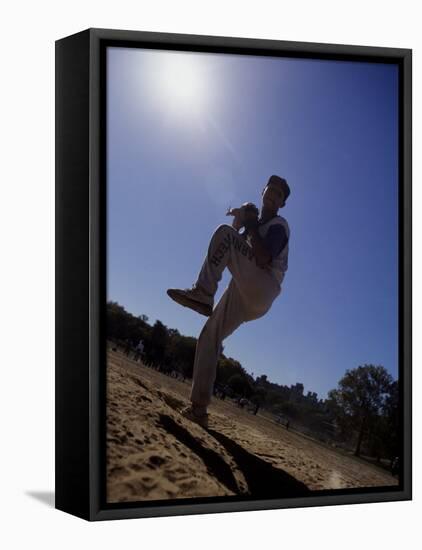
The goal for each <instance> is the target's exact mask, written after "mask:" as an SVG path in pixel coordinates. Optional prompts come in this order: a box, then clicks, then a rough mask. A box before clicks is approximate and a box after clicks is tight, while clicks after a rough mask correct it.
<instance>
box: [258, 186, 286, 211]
mask: <svg viewBox="0 0 422 550" xmlns="http://www.w3.org/2000/svg"><path fill="white" fill-rule="evenodd" d="M283 204H284V193H283V191H282V190H281V189H280V187H279V186H278V185H274V184H272V183H270V184H269V185H267V186H266V187H265V189H264V191H263V192H262V206H263V208H265V209H266V210H268V211H270V212H277V210H278V209H279V208H281V207H282V206H283Z"/></svg>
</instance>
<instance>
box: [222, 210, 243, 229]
mask: <svg viewBox="0 0 422 550" xmlns="http://www.w3.org/2000/svg"><path fill="white" fill-rule="evenodd" d="M226 216H233V221H232V227H234V228H235V229H236V231H239V229H242V227H243V218H244V211H243V210H242V208H229V209H228V210H227V212H226Z"/></svg>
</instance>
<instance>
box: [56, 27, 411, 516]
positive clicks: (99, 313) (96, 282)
mask: <svg viewBox="0 0 422 550" xmlns="http://www.w3.org/2000/svg"><path fill="white" fill-rule="evenodd" d="M108 46H126V47H142V48H161V49H168V50H179V49H180V50H188V51H204V52H219V53H232V54H236V53H242V54H253V55H262V56H266V55H272V56H274V55H284V56H288V57H294V58H315V59H328V60H355V61H356V60H357V61H359V60H360V61H372V62H375V63H379V62H383V63H394V64H397V66H398V68H399V82H400V92H399V103H400V124H399V177H400V184H399V229H400V234H399V258H400V269H399V319H398V323H399V363H400V365H399V385H400V397H401V403H402V408H401V414H402V416H401V420H402V426H403V434H402V451H403V452H402V456H403V461H402V463H401V465H400V469H401V471H400V484H399V488H398V489H397V490H382V489H379V490H376V489H373V490H371V491H365V490H363V491H362V490H352V489H351V490H348V491H342V494H332V492H330V491H318V494H317V495H313V496H310V497H308V496H307V497H298V498H283V499H271V500H251V499H243V500H242V499H233V500H231V499H227V498H213V499H202V500H201V499H195V501H194V502H193V499H191V500H183V501H181V500H179V501H171V502H166V501H160V502H145V503H134V504H131V503H125V504H107V503H106V502H105V494H104V486H105V451H104V450H105V353H106V349H105V306H106V300H105V296H106V286H105V285H106V281H105V265H106V264H105V254H106V242H105V229H106V219H105V200H106V194H105V185H104V182H105V175H106V174H105V122H106V120H105V85H104V78H105V51H106V48H107V47H108ZM55 49H56V96H55V98H56V371H55V374H56V378H55V390H56V412H55V415H56V416H55V421H56V433H55V435H56V457H55V458H56V508H57V509H59V510H62V511H65V512H68V513H70V514H74V515H76V516H78V517H81V518H84V519H86V520H90V521H92V520H108V519H123V518H138V517H152V516H172V515H185V514H200V513H215V512H229V511H243V510H264V509H275V508H293V507H307V506H327V505H339V504H353V503H369V502H383V501H398V500H410V499H411V498H412V442H411V432H412V414H411V409H412V403H411V384H412V374H411V362H412V337H411V333H412V280H411V270H412V265H411V262H412V256H411V254H412V252H411V249H412V242H411V239H412V236H411V228H412V219H411V200H412V198H411V196H412V190H411V161H412V157H411V155H412V129H411V124H412V105H411V102H412V97H411V89H412V80H411V79H412V50H409V49H397V48H381V47H367V46H350V45H336V44H314V43H304V42H286V41H278V40H277V41H275V40H259V39H249V38H232V37H220V36H199V35H185V34H169V33H154V32H139V31H122V30H109V29H87V30H85V31H82V32H80V33H77V34H74V35H72V36H69V37H66V38H63V39H61V40H58V41H57V42H56V44H55Z"/></svg>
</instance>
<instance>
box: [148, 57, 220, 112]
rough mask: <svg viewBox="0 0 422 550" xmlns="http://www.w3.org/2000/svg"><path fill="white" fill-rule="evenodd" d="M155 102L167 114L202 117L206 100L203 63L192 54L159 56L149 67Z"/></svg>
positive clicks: (207, 87) (205, 79)
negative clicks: (200, 115)
mask: <svg viewBox="0 0 422 550" xmlns="http://www.w3.org/2000/svg"><path fill="white" fill-rule="evenodd" d="M150 76H151V82H150V83H151V92H152V93H153V94H154V100H155V101H156V102H157V103H158V102H159V103H160V105H161V107H162V108H165V109H166V110H167V111H168V112H169V113H172V114H174V115H182V116H189V115H191V116H193V115H195V114H196V115H199V114H201V113H202V114H203V113H204V110H205V108H206V106H207V102H208V100H209V88H210V86H209V82H208V80H209V79H208V77H207V74H206V63H205V60H204V59H203V58H202V57H201V54H198V53H193V52H166V53H160V54H159V55H158V56H157V58H156V59H155V60H154V62H153V63H151V66H150Z"/></svg>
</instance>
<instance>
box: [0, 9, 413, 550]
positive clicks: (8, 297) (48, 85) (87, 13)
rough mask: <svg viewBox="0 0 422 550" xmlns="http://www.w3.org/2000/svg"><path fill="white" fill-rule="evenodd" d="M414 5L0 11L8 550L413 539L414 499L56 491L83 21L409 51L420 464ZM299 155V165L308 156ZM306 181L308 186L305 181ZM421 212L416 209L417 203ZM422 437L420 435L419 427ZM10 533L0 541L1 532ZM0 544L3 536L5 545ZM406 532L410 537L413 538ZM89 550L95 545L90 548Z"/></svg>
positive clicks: (328, 544) (2, 417)
mask: <svg viewBox="0 0 422 550" xmlns="http://www.w3.org/2000/svg"><path fill="white" fill-rule="evenodd" d="M416 6H417V3H416V2H411V1H406V0H402V1H401V2H391V1H389V0H384V1H382V2H381V1H376V2H374V1H372V2H371V1H369V0H365V1H362V0H355V1H354V2H341V1H340V0H337V1H326V0H320V1H315V0H314V1H309V2H305V1H294V0H293V1H292V0H290V1H289V2H283V1H281V0H276V1H267V0H261V1H260V2H250V1H249V0H244V1H243V2H238V3H237V2H230V1H228V0H224V1H219V0H196V2H194V1H188V0H177V1H174V0H173V1H171V0H168V1H163V0H155V2H153V1H152V0H149V1H142V0H140V1H137V2H129V1H126V0H118V1H117V0H114V1H113V2H110V1H108V0H103V1H102V2H100V1H98V0H92V1H88V0H84V1H80V0H73V1H72V2H58V1H56V2H47V1H44V0H38V1H36V2H29V1H26V2H14V3H11V2H10V3H7V4H4V5H3V7H2V32H1V36H0V40H1V48H0V56H1V64H0V67H1V72H0V75H1V77H0V78H1V85H0V94H1V101H0V139H1V161H0V189H1V197H0V224H1V231H0V239H1V247H0V250H1V270H0V282H1V286H0V291H1V301H0V311H1V315H0V324H1V326H0V335H1V346H0V350H1V351H0V358H1V361H0V365H1V375H0V388H1V392H0V428H1V431H0V449H1V452H0V507H1V510H0V524H1V528H0V544H1V545H2V546H3V548H7V549H9V548H18V547H19V548H20V547H28V546H30V547H32V548H34V547H35V548H57V547H61V548H63V549H67V548H72V549H74V548H75V547H76V548H78V547H79V548H89V547H90V545H98V546H99V547H100V548H113V549H115V548H122V547H126V546H130V547H133V546H136V547H141V546H142V547H143V548H148V547H152V545H153V546H154V547H158V548H160V547H169V548H171V549H178V548H198V547H200V548H201V549H202V548H223V547H224V548H226V547H231V548H233V547H236V548H237V547H240V546H241V547H243V548H254V549H256V548H265V547H266V546H269V547H271V548H276V547H280V548H286V547H289V546H292V545H294V548H298V547H302V546H305V545H310V546H311V547H313V548H325V549H331V548H332V549H334V548H335V549H338V548H341V549H342V550H343V549H344V550H346V549H353V550H355V549H356V547H359V548H370V547H372V548H382V549H383V550H384V549H390V548H391V549H393V548H394V549H397V548H399V547H405V546H407V545H408V544H409V545H411V547H415V543H416V546H417V542H416V541H418V539H419V541H420V538H421V536H420V525H418V521H419V523H420V518H421V517H422V516H421V512H422V510H421V508H422V506H421V500H420V498H421V497H420V491H421V473H420V468H419V469H416V468H415V472H414V501H413V502H399V503H384V504H366V505H349V506H334V507H325V508H324V507H321V508H307V509H293V510H275V511H264V512H242V513H235V514H216V515H208V516H206V515H205V516H187V517H176V518H156V519H144V520H139V519H138V520H124V521H113V522H101V523H88V522H85V521H83V520H80V519H77V518H74V517H72V516H70V515H67V514H64V513H62V512H59V511H56V510H55V509H54V508H53V507H52V503H53V499H54V496H53V491H54V41H55V40H57V39H59V38H62V37H64V36H67V35H69V34H73V33H75V32H78V31H80V30H83V29H85V28H88V27H102V28H115V29H127V30H145V31H159V32H178V33H190V34H209V35H220V36H241V37H250V38H268V39H279V40H294V41H305V42H325V43H343V44H359V45H372V46H391V47H403V48H412V49H413V51H414V62H413V70H414V89H413V92H414V98H415V101H414V119H413V120H414V149H413V150H414V180H413V181H414V206H415V213H414V242H415V246H414V260H413V261H414V264H413V265H414V281H415V285H414V312H415V314H414V340H415V344H414V395H415V404H414V426H415V428H414V465H415V466H418V465H420V464H421V440H420V437H419V433H420V416H421V404H420V400H418V399H417V398H416V397H417V396H418V393H419V392H418V390H419V391H420V388H421V385H420V381H421V375H420V372H419V369H418V366H419V365H420V363H421V346H420V339H419V341H418V338H417V336H418V329H419V328H420V314H421V295H420V285H419V284H418V283H419V280H420V279H421V254H420V247H418V242H419V237H420V234H421V221H420V218H419V219H418V218H417V216H416V212H417V211H419V212H420V207H419V205H420V198H421V192H420V188H419V186H418V183H419V181H420V176H421V165H420V150H421V140H420V132H419V130H420V126H421V102H420V101H421V100H420V98H421V97H422V86H421V68H422V64H421V55H422V38H421V33H420V18H419V17H418V16H417V11H416ZM304 162H306V159H304ZM309 183H310V185H311V184H312V182H309ZM416 209H417V210H416ZM418 432H419V433H418ZM3 539H4V540H3ZM6 539H7V542H6ZM412 539H413V540H414V541H415V542H414V543H413V544H412V543H411V542H410V541H411V540H412ZM91 547H93V546H91Z"/></svg>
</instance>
